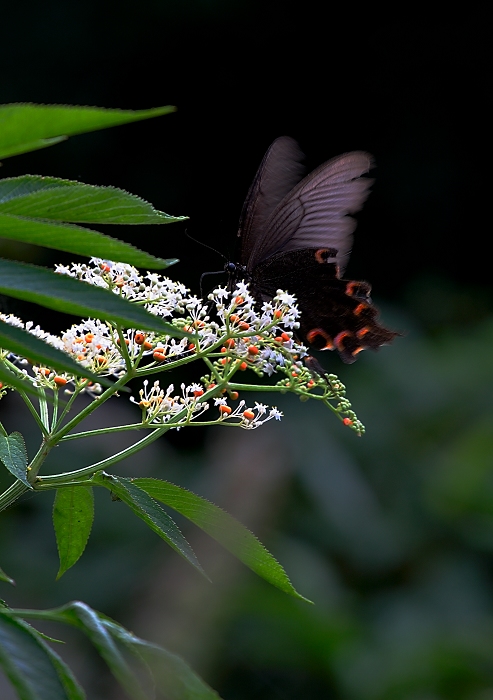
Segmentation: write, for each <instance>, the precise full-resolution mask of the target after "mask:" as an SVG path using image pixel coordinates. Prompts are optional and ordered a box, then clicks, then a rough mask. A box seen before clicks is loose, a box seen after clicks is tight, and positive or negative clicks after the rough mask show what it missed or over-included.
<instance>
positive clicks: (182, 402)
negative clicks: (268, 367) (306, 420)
mask: <svg viewBox="0 0 493 700" xmlns="http://www.w3.org/2000/svg"><path fill="white" fill-rule="evenodd" d="M174 390H175V388H174V385H173V384H170V385H169V386H168V388H167V389H166V390H164V389H162V388H161V386H160V384H159V381H155V382H154V383H153V384H152V386H150V385H149V382H148V380H147V379H146V380H145V381H144V388H143V389H141V390H140V391H139V397H140V400H139V401H137V400H136V399H134V398H133V397H131V398H130V401H132V402H133V403H135V404H137V405H138V406H139V407H140V409H141V410H142V422H143V423H145V424H147V425H164V424H166V423H170V422H173V423H174V427H176V428H177V429H179V428H180V427H182V426H184V425H189V424H190V423H191V422H192V421H195V422H196V420H197V418H198V417H199V416H201V415H203V414H204V413H205V412H206V411H208V410H209V408H210V404H209V403H208V401H204V400H203V399H202V397H203V396H204V394H205V390H204V388H203V387H202V385H200V384H195V383H194V384H190V385H189V386H186V385H185V384H182V385H181V395H173V392H174ZM214 406H215V407H218V409H219V415H218V416H215V417H214V418H213V419H212V420H210V421H207V422H208V423H212V422H215V423H217V422H223V421H233V422H234V423H235V424H236V425H239V427H241V428H244V429H246V430H253V429H255V428H258V427H259V426H261V425H263V424H264V423H266V422H267V421H269V420H272V419H273V418H274V419H275V420H281V417H282V415H283V414H282V412H281V411H279V410H278V409H277V408H276V407H275V406H273V407H272V408H270V409H269V407H268V406H266V405H265V404H262V403H258V402H257V401H255V405H254V407H253V408H249V407H247V406H246V402H245V401H243V400H242V401H240V402H239V403H238V405H237V406H236V408H235V409H232V408H231V407H230V406H229V405H228V401H227V399H226V398H217V397H216V398H214Z"/></svg>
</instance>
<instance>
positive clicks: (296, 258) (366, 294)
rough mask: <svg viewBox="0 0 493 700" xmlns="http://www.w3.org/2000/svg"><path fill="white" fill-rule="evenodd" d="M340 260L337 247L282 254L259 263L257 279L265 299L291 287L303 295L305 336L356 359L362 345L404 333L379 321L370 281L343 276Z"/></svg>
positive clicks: (254, 279) (377, 343) (350, 359)
mask: <svg viewBox="0 0 493 700" xmlns="http://www.w3.org/2000/svg"><path fill="white" fill-rule="evenodd" d="M335 259H336V251H335V250H334V249H327V248H323V249H320V248H303V249H301V250H295V251H291V252H288V253H280V254H279V255H275V256H272V257H271V258H268V259H267V260H266V261H265V262H263V263H261V264H260V265H258V266H257V268H256V269H255V271H254V274H253V277H252V282H253V288H254V289H255V290H258V293H259V294H260V295H261V297H262V298H271V297H273V296H274V295H275V294H276V291H277V289H279V288H280V287H281V288H283V289H287V290H288V291H289V292H290V293H291V294H293V295H294V296H295V297H296V298H297V300H298V306H299V309H300V312H301V318H300V323H301V325H300V328H299V330H298V331H297V334H298V335H299V336H300V338H301V340H302V341H303V342H304V343H305V344H307V345H311V346H312V347H314V348H315V349H317V350H337V351H338V353H339V355H340V357H341V359H342V360H343V361H344V362H346V363H351V362H354V361H355V360H356V358H357V355H358V353H359V352H361V350H365V349H367V348H370V349H372V350H377V349H378V348H379V347H380V346H381V345H383V344H385V343H390V342H391V341H392V340H393V339H394V337H395V336H396V335H398V334H397V333H394V332H393V331H389V330H387V329H386V328H384V327H383V326H381V325H380V324H379V323H378V321H377V320H376V319H377V316H378V311H377V310H376V308H375V307H374V306H373V304H372V301H371V298H370V292H371V287H370V285H369V284H368V283H367V282H356V281H353V280H344V279H340V278H339V276H338V266H337V264H336V262H335Z"/></svg>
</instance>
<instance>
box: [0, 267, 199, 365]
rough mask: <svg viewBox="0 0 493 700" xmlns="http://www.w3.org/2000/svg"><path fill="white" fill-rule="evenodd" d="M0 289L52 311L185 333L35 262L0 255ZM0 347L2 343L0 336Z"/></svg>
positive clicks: (177, 335)
mask: <svg viewBox="0 0 493 700" xmlns="http://www.w3.org/2000/svg"><path fill="white" fill-rule="evenodd" d="M0 293H1V294H6V295H8V296H12V297H15V298H17V299H24V300H25V301H31V302H33V303H36V304H39V305H40V306H46V307H47V308H49V309H54V310H55V311H63V312H65V313H71V314H75V315H77V316H90V317H91V318H99V319H102V320H111V321H114V322H115V323H119V324H121V325H122V326H125V327H130V328H139V329H149V330H154V331H157V332H158V333H166V334H169V335H172V336H175V337H178V338H182V337H183V336H184V335H186V334H185V333H182V332H181V331H179V330H177V329H176V328H174V327H173V326H171V325H170V324H169V323H165V322H164V321H162V320H161V319H160V318H158V317H157V316H153V315H152V314H150V313H148V312H147V311H146V310H145V309H143V308H142V307H141V306H139V305H138V304H133V303H131V302H129V301H127V300H126V299H123V298H122V297H120V296H118V295H117V294H114V293H113V292H110V291H108V290H106V289H101V288H100V287H94V286H93V285H90V284H88V283H87V282H82V281H80V280H77V279H74V278H73V277H69V276H68V275H61V274H57V273H55V272H52V271H51V270H46V269H45V268H43V267H37V266H36V265H27V264H25V263H19V262H14V261H13V260H2V259H0ZM0 347H3V346H2V344H1V339H0ZM83 376H86V375H83Z"/></svg>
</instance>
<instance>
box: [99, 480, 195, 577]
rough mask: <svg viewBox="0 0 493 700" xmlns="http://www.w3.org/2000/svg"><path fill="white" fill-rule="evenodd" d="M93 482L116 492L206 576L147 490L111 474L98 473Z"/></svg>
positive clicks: (190, 549)
mask: <svg viewBox="0 0 493 700" xmlns="http://www.w3.org/2000/svg"><path fill="white" fill-rule="evenodd" d="M93 482H94V483H95V484H98V485H100V486H104V487H105V488H107V489H109V490H110V491H111V492H112V493H114V494H115V496H118V498H119V499H120V500H121V501H123V502H124V503H126V505H127V506H129V508H131V510H133V512H134V513H135V515H137V517H139V518H141V519H142V520H143V521H144V522H145V523H146V525H147V526H148V527H150V528H151V530H153V531H154V532H155V533H156V534H158V535H159V537H161V538H162V539H163V540H164V541H165V542H167V543H168V544H169V545H170V547H172V548H173V549H174V550H175V551H176V552H178V554H180V555H181V556H182V557H184V558H185V559H186V560H187V561H188V562H189V563H190V564H192V566H194V567H195V568H196V569H198V571H200V573H201V574H203V575H204V576H205V573H204V570H203V569H202V567H201V566H200V564H199V562H198V560H197V557H196V556H195V554H194V552H193V550H192V548H191V547H190V545H189V544H188V542H187V540H186V539H185V537H184V536H183V535H182V533H181V532H180V530H179V529H178V527H177V526H176V524H175V522H174V521H173V520H172V519H171V518H170V516H169V515H168V514H167V513H166V512H165V511H164V510H163V509H162V508H161V506H160V505H158V504H157V503H156V501H154V500H153V499H152V498H151V497H150V496H148V495H147V493H146V492H145V491H142V490H141V489H140V488H138V487H137V486H136V485H135V484H134V483H133V481H132V480H131V479H124V478H121V477H116V476H112V475H111V474H97V475H96V476H95V477H94V478H93Z"/></svg>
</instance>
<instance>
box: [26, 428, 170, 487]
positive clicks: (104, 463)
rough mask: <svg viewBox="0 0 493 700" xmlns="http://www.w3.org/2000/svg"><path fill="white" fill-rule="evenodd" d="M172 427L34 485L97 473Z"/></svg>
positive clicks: (155, 432) (61, 482)
mask: <svg viewBox="0 0 493 700" xmlns="http://www.w3.org/2000/svg"><path fill="white" fill-rule="evenodd" d="M172 427H173V426H172V425H165V426H163V427H162V428H156V429H155V430H153V432H152V433H151V434H150V435H146V436H145V437H144V438H142V440H139V441H138V442H135V443H134V444H133V445H131V446H130V447H126V448H125V449H124V450H122V451H121V452H117V453H116V454H115V455H113V456H112V457H107V458H106V459H103V460H101V461H100V462H96V463H95V464H91V465H90V466H89V467H83V468H82V469H76V470H75V471H73V472H64V473H63V474H53V475H51V476H43V477H38V480H37V482H36V484H35V485H34V486H35V489H36V490H38V489H39V490H42V489H43V487H48V486H49V487H50V488H53V487H54V486H58V485H59V484H64V483H66V481H67V479H70V480H74V479H77V480H78V479H79V478H82V477H87V476H92V475H93V474H96V472H100V471H102V470H103V469H106V468H107V467H110V466H111V465H112V464H116V463H117V462H121V461H122V460H123V459H126V458H127V457H130V456H131V455H133V454H135V453H137V452H140V450H142V449H143V448H144V447H147V445H150V444H152V443H153V442H155V441H156V440H157V439H158V438H159V437H161V435H163V434H164V433H166V432H167V431H168V430H169V429H170V428H172Z"/></svg>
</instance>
